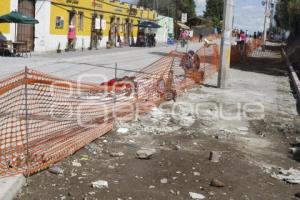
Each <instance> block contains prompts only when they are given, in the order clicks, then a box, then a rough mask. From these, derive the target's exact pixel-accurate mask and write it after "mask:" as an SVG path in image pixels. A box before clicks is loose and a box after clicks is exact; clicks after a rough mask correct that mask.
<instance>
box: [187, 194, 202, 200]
mask: <svg viewBox="0 0 300 200" xmlns="http://www.w3.org/2000/svg"><path fill="white" fill-rule="evenodd" d="M189 195H190V197H191V198H192V199H197V200H200V199H205V196H204V195H202V194H198V193H194V192H189Z"/></svg>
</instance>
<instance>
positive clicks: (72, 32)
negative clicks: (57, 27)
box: [68, 22, 76, 50]
mask: <svg viewBox="0 0 300 200" xmlns="http://www.w3.org/2000/svg"><path fill="white" fill-rule="evenodd" d="M75 40H76V28H75V26H74V24H73V22H71V24H70V26H69V30H68V50H73V49H75Z"/></svg>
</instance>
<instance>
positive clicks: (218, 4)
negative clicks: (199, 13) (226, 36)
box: [204, 0, 224, 28]
mask: <svg viewBox="0 0 300 200" xmlns="http://www.w3.org/2000/svg"><path fill="white" fill-rule="evenodd" d="M223 6H224V0H206V10H205V12H204V17H205V18H208V19H211V21H212V23H213V26H215V27H217V28H221V26H222V24H221V21H222V20H223Z"/></svg>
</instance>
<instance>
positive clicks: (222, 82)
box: [218, 0, 234, 89]
mask: <svg viewBox="0 0 300 200" xmlns="http://www.w3.org/2000/svg"><path fill="white" fill-rule="evenodd" d="M233 1H234V0H225V1H224V14H223V30H222V34H223V35H222V41H221V56H220V63H221V66H220V70H219V75H218V87H219V88H221V89H225V88H226V87H227V75H228V70H229V68H230V55H231V35H232V23H233V6H234V5H233Z"/></svg>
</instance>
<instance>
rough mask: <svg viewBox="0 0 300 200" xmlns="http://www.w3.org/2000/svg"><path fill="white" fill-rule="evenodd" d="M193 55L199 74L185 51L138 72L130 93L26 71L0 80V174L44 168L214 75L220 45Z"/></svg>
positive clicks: (29, 172)
mask: <svg viewBox="0 0 300 200" xmlns="http://www.w3.org/2000/svg"><path fill="white" fill-rule="evenodd" d="M196 55H197V56H198V58H199V69H197V70H195V69H193V70H186V69H184V67H183V66H182V62H183V61H182V60H183V58H184V57H185V56H186V54H185V53H177V52H172V53H170V54H169V55H168V56H165V57H163V58H161V59H159V60H158V61H156V62H154V63H153V64H151V65H149V66H147V67H146V68H144V69H143V70H141V72H138V73H137V74H136V76H135V84H134V85H133V86H132V90H131V91H128V90H125V89H124V90H116V88H114V87H108V86H103V85H100V84H91V83H82V82H80V83H78V82H75V81H69V80H65V79H62V78H58V77H54V76H50V75H47V74H44V73H41V72H38V71H34V70H30V69H26V70H25V71H23V72H19V73H17V74H15V75H13V76H11V77H9V78H7V79H4V80H1V81H0V103H1V107H0V175H2V176H9V175H14V174H18V173H26V174H32V173H36V172H38V171H40V170H43V169H46V168H47V167H49V166H51V165H52V164H54V163H56V162H58V161H60V160H62V159H63V158H65V157H67V156H69V155H71V154H73V153H74V152H76V151H77V150H79V149H80V148H82V147H83V146H85V145H87V144H89V143H90V142H92V141H93V140H95V139H97V138H99V137H100V136H102V135H104V134H106V133H107V132H109V131H110V130H112V128H113V124H114V122H115V120H116V119H118V120H119V119H122V120H125V121H129V120H131V119H133V118H134V117H135V115H136V113H138V114H143V113H146V112H148V111H149V110H151V109H152V108H153V107H154V106H156V105H158V104H160V103H162V102H163V101H165V100H166V96H168V95H166V94H169V93H170V94H172V95H174V96H176V95H177V94H181V93H182V92H184V90H185V89H187V88H189V87H192V86H194V85H195V84H200V83H202V82H203V81H204V78H205V77H207V76H211V75H212V74H213V73H215V72H216V71H218V65H219V64H218V62H219V48H218V46H216V45H215V46H210V47H203V48H201V49H200V50H199V51H198V52H197V54H196ZM133 88H134V89H133ZM174 91H176V93H177V94H174ZM132 110H134V111H135V112H132Z"/></svg>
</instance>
